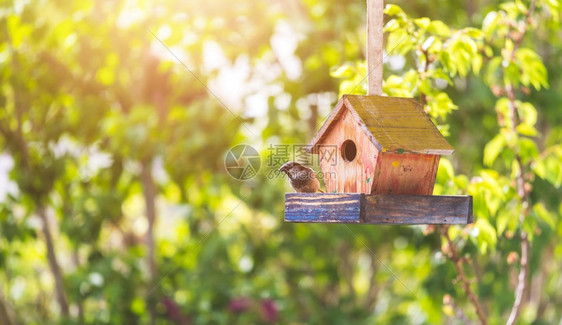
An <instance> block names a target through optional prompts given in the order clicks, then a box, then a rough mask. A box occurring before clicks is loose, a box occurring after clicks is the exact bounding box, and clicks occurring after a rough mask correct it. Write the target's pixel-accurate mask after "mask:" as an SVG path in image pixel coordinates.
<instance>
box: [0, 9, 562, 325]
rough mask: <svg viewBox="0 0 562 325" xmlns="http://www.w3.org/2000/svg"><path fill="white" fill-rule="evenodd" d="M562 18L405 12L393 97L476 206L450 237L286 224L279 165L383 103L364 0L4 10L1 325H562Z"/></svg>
mask: <svg viewBox="0 0 562 325" xmlns="http://www.w3.org/2000/svg"><path fill="white" fill-rule="evenodd" d="M560 11H561V8H560V6H559V2H558V1H555V0H554V1H553V0H549V1H546V0H544V1H542V0H541V1H514V2H503V1H502V2H499V1H495V2H488V3H483V2H480V1H476V2H475V1H457V2H451V1H443V0H435V1H431V2H427V1H397V2H395V3H389V4H388V5H387V7H386V10H385V14H386V16H385V21H386V25H385V32H386V39H385V42H386V54H385V56H386V59H385V83H384V92H385V93H386V94H387V95H389V96H409V97H416V98H418V99H419V100H420V101H421V102H422V103H424V104H425V107H426V111H427V112H428V114H429V115H430V116H431V118H432V119H433V120H434V121H435V122H436V123H437V124H438V126H439V128H440V130H441V131H442V132H443V133H444V134H446V135H448V137H449V138H448V139H449V140H450V142H451V143H452V144H453V146H454V147H455V148H456V149H457V150H456V154H455V155H454V156H452V157H450V159H442V162H441V165H440V169H439V172H438V175H437V184H436V187H435V193H436V194H457V193H463V194H471V195H473V196H474V214H475V219H476V223H475V224H474V225H471V226H467V227H462V228H461V227H442V228H439V229H436V228H434V227H391V228H390V227H361V226H351V225H350V226H349V227H346V226H343V225H339V226H338V225H332V226H326V225H294V224H285V223H283V221H282V217H281V216H282V213H283V193H284V191H286V190H287V188H286V187H285V186H286V185H285V183H286V182H285V180H283V179H277V177H276V174H275V173H274V168H275V166H274V165H275V164H273V163H270V162H269V161H268V158H269V156H268V155H271V154H272V151H271V150H273V151H275V150H274V149H275V146H277V145H287V146H288V145H290V144H296V145H302V144H305V143H307V142H308V140H309V138H310V136H311V134H313V133H314V132H315V131H316V129H317V128H318V127H319V123H320V122H322V121H323V119H324V117H325V116H326V115H327V114H328V113H329V111H330V110H331V108H332V107H333V106H332V105H333V104H334V102H335V101H336V100H337V98H338V92H339V94H341V93H348V92H352V93H364V92H365V74H366V71H365V62H364V59H365V58H364V56H365V55H364V43H365V30H364V23H365V3H364V1H351V2H346V3H343V2H341V1H336V0H323V1H318V0H306V1H293V0H291V1H260V0H253V1H251V0H248V1H234V2H233V1H231V2H225V1H208V2H200V1H188V2H185V1H176V0H167V1H164V2H156V1H146V2H138V3H137V2H131V1H82V2H71V3H66V2H62V1H60V0H49V1H34V2H33V1H32V2H22V1H7V2H3V3H2V4H0V26H2V27H1V28H0V31H1V38H0V39H1V40H2V42H1V43H0V63H1V64H0V79H1V82H0V85H1V86H0V103H1V110H0V132H1V134H2V136H1V137H0V148H1V151H2V155H0V167H1V168H0V184H1V186H0V187H5V188H6V189H8V188H10V186H11V185H10V184H13V187H15V190H6V192H5V193H6V194H5V195H4V194H3V192H0V267H1V269H2V273H0V288H2V289H1V290H2V296H0V323H8V322H12V323H16V322H17V323H26V324H27V323H30V324H43V323H65V324H85V323H100V324H114V323H115V324H135V323H152V324H168V323H175V324H248V323H252V324H266V323H275V322H281V323H294V324H302V323H307V324H349V323H354V324H355V323H357V324H362V323H364V324H370V323H373V322H376V323H416V324H419V323H429V324H434V323H456V322H457V321H455V319H456V320H458V322H466V323H468V322H473V321H475V320H478V321H479V322H480V323H488V322H489V323H503V322H505V321H509V322H510V323H515V322H517V321H518V322H519V323H537V324H539V323H553V322H556V321H557V320H558V319H559V318H560V317H561V311H560V310H559V308H557V306H558V305H560V304H562V296H561V295H560V281H559V280H560V275H559V272H556V271H557V270H558V269H559V268H560V267H561V266H562V264H561V263H562V262H561V261H562V244H561V243H560V242H559V240H558V238H559V236H560V235H562V223H561V222H560V215H561V213H562V205H561V204H560V202H559V198H560V197H561V196H562V192H561V190H560V185H561V184H562V168H561V167H560V166H562V164H561V162H562V147H561V145H560V143H561V142H562V141H561V140H562V127H560V123H561V121H562V117H561V115H560V114H559V110H558V106H559V103H560V101H561V100H562V94H561V93H560V92H559V91H557V90H558V89H559V88H560V86H561V84H562V73H561V72H562V67H561V63H560V60H559V57H560V52H561V51H562V41H561V40H560V37H559V36H560V35H559V26H560V23H559V16H560ZM547 72H548V73H547ZM256 103H257V104H256ZM240 143H249V144H252V145H254V146H255V147H257V148H259V147H263V149H260V151H261V152H262V169H261V170H260V172H259V173H258V175H256V177H254V178H252V179H250V180H247V181H238V180H234V179H232V178H230V176H227V175H226V174H225V170H224V166H223V161H224V154H225V152H226V151H227V150H228V148H230V147H232V146H233V145H236V144H240ZM288 147H289V150H292V148H291V147H290V146H288ZM270 149H271V150H270ZM4 162H10V163H4ZM4 165H8V167H4ZM2 171H3V172H4V173H5V174H6V177H5V178H6V179H4V178H2V177H3V175H4V174H2ZM537 176H538V177H537ZM2 182H3V183H2ZM6 184H7V185H6ZM4 185H5V186H4ZM37 230H39V231H38V232H40V233H41V234H42V236H41V237H42V238H41V239H38V238H37V234H36V231H37ZM436 230H437V231H436ZM447 258H448V259H449V260H450V261H451V262H452V263H447ZM45 263H47V264H45ZM45 265H48V267H49V270H50V276H49V277H46V276H45V275H44V274H43V273H44V270H45ZM51 278H52V279H53V280H51ZM508 292H509V293H514V294H513V295H511V294H509V295H508V294H506V293H508ZM52 297H56V299H52ZM53 302H56V304H53ZM12 309H13V310H14V311H15V312H14V313H12V312H11V311H10V310H12ZM6 315H9V316H7V317H6ZM14 315H15V316H14ZM8 318H9V320H6V319H8Z"/></svg>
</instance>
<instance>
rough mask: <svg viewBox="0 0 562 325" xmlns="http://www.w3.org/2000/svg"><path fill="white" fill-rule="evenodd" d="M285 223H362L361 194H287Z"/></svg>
mask: <svg viewBox="0 0 562 325" xmlns="http://www.w3.org/2000/svg"><path fill="white" fill-rule="evenodd" d="M285 221H288V222H330V223H332V222H344V223H359V222H361V194H359V193H287V194H285Z"/></svg>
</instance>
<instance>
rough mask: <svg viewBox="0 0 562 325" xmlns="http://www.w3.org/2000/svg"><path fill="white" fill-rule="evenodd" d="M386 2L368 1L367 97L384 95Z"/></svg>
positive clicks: (380, 0) (382, 0)
mask: <svg viewBox="0 0 562 325" xmlns="http://www.w3.org/2000/svg"><path fill="white" fill-rule="evenodd" d="M383 17H384V0H367V83H368V87H367V95H377V96H381V95H382V78H383V76H382V61H383V55H382V53H383V49H382V48H383V27H384V26H383V24H384V21H383Z"/></svg>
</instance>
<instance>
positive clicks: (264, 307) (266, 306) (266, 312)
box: [261, 299, 279, 323]
mask: <svg viewBox="0 0 562 325" xmlns="http://www.w3.org/2000/svg"><path fill="white" fill-rule="evenodd" d="M261 311H262V316H263V319H264V321H266V322H269V323H272V322H275V321H277V317H278V316H279V311H278V310H277V305H276V304H275V301H274V300H273V299H264V300H262V301H261Z"/></svg>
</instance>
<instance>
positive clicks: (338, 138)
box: [318, 109, 379, 194]
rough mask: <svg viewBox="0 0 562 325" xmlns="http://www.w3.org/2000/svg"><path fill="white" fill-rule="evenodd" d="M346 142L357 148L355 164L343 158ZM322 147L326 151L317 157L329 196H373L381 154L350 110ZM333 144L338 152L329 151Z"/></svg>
mask: <svg viewBox="0 0 562 325" xmlns="http://www.w3.org/2000/svg"><path fill="white" fill-rule="evenodd" d="M346 140H352V141H353V143H354V144H355V147H356V156H355V158H354V159H353V160H352V161H346V160H345V159H344V158H343V157H342V152H341V150H342V144H343V143H344V141H346ZM321 145H323V146H324V148H325V150H322V149H321V150H319V153H318V154H319V160H320V167H321V168H322V173H323V177H324V183H325V185H326V191H327V192H328V193H336V192H337V193H365V194H371V190H372V188H373V186H372V185H373V177H374V172H375V164H376V161H377V156H378V153H379V151H378V150H377V148H376V147H375V145H374V144H373V143H372V142H371V141H370V140H369V138H368V137H367V136H366V135H365V133H364V132H363V131H362V130H361V126H359V125H358V123H357V122H356V121H355V120H354V119H353V117H352V116H351V114H350V112H349V111H348V110H347V109H343V110H342V113H341V114H340V115H339V116H337V117H336V118H335V119H334V122H333V124H332V125H331V128H330V130H329V131H328V132H327V133H326V134H325V135H324V137H323V139H322V143H321ZM330 145H335V146H336V148H335V149H336V150H330ZM332 148H333V147H332ZM334 151H335V152H334ZM330 155H336V156H337V157H331V156H330ZM330 158H332V159H330ZM333 158H335V159H333Z"/></svg>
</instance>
